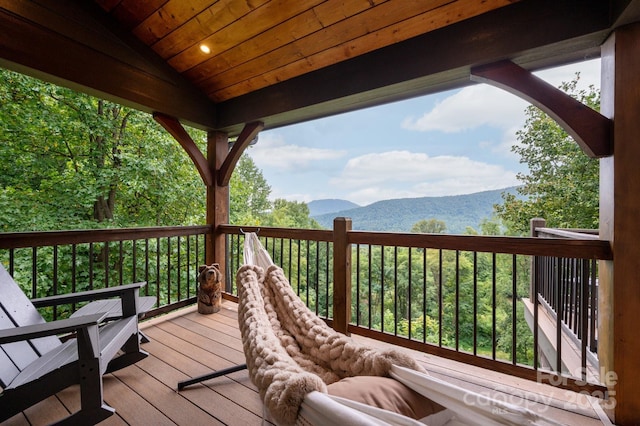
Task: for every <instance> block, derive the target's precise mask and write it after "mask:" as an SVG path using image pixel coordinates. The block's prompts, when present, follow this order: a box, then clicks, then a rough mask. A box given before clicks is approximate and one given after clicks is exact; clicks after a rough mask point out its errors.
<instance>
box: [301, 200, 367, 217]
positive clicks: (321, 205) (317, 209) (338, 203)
mask: <svg viewBox="0 0 640 426" xmlns="http://www.w3.org/2000/svg"><path fill="white" fill-rule="evenodd" d="M307 206H308V207H309V216H320V215H323V214H328V213H334V212H340V211H344V210H350V209H355V208H358V207H360V206H359V205H358V204H356V203H352V202H351V201H347V200H335V199H333V200H314V201H311V202H310V203H307Z"/></svg>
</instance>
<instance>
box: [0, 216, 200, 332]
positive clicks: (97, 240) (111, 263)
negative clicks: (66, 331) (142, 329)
mask: <svg viewBox="0 0 640 426" xmlns="http://www.w3.org/2000/svg"><path fill="white" fill-rule="evenodd" d="M210 232H211V227H210V226H181V227H157V228H129V229H95V230H82V231H50V232H17V233H2V234H0V262H2V264H3V265H5V267H6V268H7V269H8V271H9V273H10V274H11V275H12V276H13V277H14V278H15V280H16V282H18V283H19V284H20V285H22V286H24V290H25V292H26V293H27V294H28V295H29V296H30V297H32V298H36V297H43V296H50V295H54V294H64V293H70V292H75V291H82V290H89V289H97V288H104V287H109V286H114V285H119V284H128V283H131V282H138V281H146V282H147V285H146V286H145V287H144V290H143V291H144V293H145V295H147V296H148V295H152V296H156V299H157V302H156V307H155V308H154V309H153V310H152V311H150V312H149V313H148V314H147V316H153V315H158V314H160V313H163V312H167V311H170V310H173V309H176V308H178V307H181V306H185V305H188V304H191V303H194V302H195V296H196V289H197V275H198V266H199V265H201V264H203V263H204V262H205V235H206V234H207V233H210ZM75 308H76V307H75V306H66V305H61V306H56V307H52V308H50V309H49V310H47V311H45V312H43V315H44V316H46V317H47V318H50V319H55V318H58V317H62V318H64V317H65V316H67V315H68V314H69V312H73V310H75Z"/></svg>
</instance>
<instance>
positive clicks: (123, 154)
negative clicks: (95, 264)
mask: <svg viewBox="0 0 640 426" xmlns="http://www.w3.org/2000/svg"><path fill="white" fill-rule="evenodd" d="M0 144H1V145H0V224H1V225H0V226H1V228H0V230H2V231H10V230H11V231H24V230H48V229H69V228H94V227H104V226H148V225H175V224H187V223H189V224H190V223H202V221H203V219H204V207H205V204H204V200H205V188H204V185H202V182H201V181H200V180H199V177H198V174H197V171H196V170H195V167H194V166H193V164H192V163H191V162H190V161H189V160H188V156H187V154H186V153H185V152H184V151H183V150H182V149H181V148H180V146H179V145H178V144H177V143H176V142H175V141H174V140H173V139H172V138H171V136H169V135H168V134H167V133H166V132H165V131H164V130H163V129H162V128H161V127H160V126H159V125H158V124H157V123H155V122H154V121H153V119H152V118H151V117H150V116H149V115H148V114H145V113H142V112H139V111H136V110H132V109H129V108H125V107H122V106H120V105H117V104H113V103H110V102H107V101H104V100H100V99H96V98H93V97H91V96H88V95H84V94H80V93H76V92H73V91H71V90H69V89H65V88H62V87H58V86H55V85H53V84H49V83H43V82H41V81H39V80H36V79H33V78H30V77H26V76H24V75H21V74H16V73H12V72H9V71H4V70H0Z"/></svg>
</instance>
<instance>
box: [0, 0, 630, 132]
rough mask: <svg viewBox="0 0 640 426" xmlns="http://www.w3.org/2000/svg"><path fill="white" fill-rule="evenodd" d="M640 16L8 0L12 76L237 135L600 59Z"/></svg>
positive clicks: (391, 6) (326, 4) (549, 4)
mask: <svg viewBox="0 0 640 426" xmlns="http://www.w3.org/2000/svg"><path fill="white" fill-rule="evenodd" d="M638 20H640V0H145V1H142V0H94V1H93V2H91V1H79V0H0V66H3V67H6V68H9V69H13V70H16V71H19V72H23V73H26V74H30V75H34V76H36V77H39V78H43V79H46V80H49V81H53V82H56V83H58V84H62V85H65V86H69V87H71V88H73V89H76V90H81V91H85V92H88V93H91V94H94V95H98V96H100V97H102V98H104V99H109V100H113V101H115V102H119V103H122V104H124V105H127V106H132V107H134V108H138V109H141V110H143V111H147V112H151V113H156V112H158V113H161V114H163V115H166V116H170V117H175V118H176V119H179V120H180V121H182V122H183V123H185V124H190V125H193V126H196V127H199V128H203V129H207V130H220V131H224V132H228V133H229V135H230V136H237V135H238V134H239V132H240V131H241V129H242V128H243V127H244V125H245V124H246V123H249V122H255V121H262V122H264V123H265V126H266V128H274V127H278V126H284V125H288V124H292V123H297V122H300V121H305V120H310V119H314V118H318V117H323V116H327V115H331V114H338V113H341V112H345V111H349V110H354V109H358V108H363V107H367V106H372V105H379V104H382V103H387V102H392V101H396V100H400V99H407V98H410V97H414V96H419V95H424V94H428V93H434V92H437V91H442V90H447V89H451V88H456V87H461V86H464V85H468V84H472V82H471V81H470V79H469V76H470V70H471V68H472V67H477V66H479V65H485V64H491V63H495V62H498V61H503V60H505V59H507V60H510V61H513V62H514V63H516V64H517V65H519V66H521V67H523V68H525V69H527V70H536V69H540V68H543V67H549V66H556V65H561V64H565V63H568V62H572V61H578V60H584V59H588V58H592V57H597V56H598V55H599V54H600V46H601V44H602V42H603V41H604V40H605V39H606V37H607V35H608V34H610V32H611V30H612V29H613V28H615V27H616V26H619V25H623V24H625V23H629V22H635V21H638ZM201 46H207V47H208V49H209V51H208V53H205V52H204V51H203V50H202V49H201Z"/></svg>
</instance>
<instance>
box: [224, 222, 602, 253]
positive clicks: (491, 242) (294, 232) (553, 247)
mask: <svg viewBox="0 0 640 426" xmlns="http://www.w3.org/2000/svg"><path fill="white" fill-rule="evenodd" d="M218 230H219V231H221V232H223V233H227V234H240V233H242V232H258V235H259V236H261V237H273V238H290V239H294V240H295V239H300V240H313V241H333V231H327V230H312V229H284V228H258V227H246V226H242V227H241V226H232V225H220V226H219V227H218ZM347 241H348V243H350V244H371V245H383V246H399V247H416V248H434V249H445V250H462V251H477V252H487V253H506V254H522V255H531V256H557V257H567V258H579V259H603V260H611V259H613V252H612V251H611V245H610V244H609V242H608V241H602V240H599V239H591V238H589V237H588V236H587V237H586V238H583V239H579V240H578V239H566V238H533V237H500V236H478V235H446V234H402V233H395V232H363V231H349V232H348V239H347Z"/></svg>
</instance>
